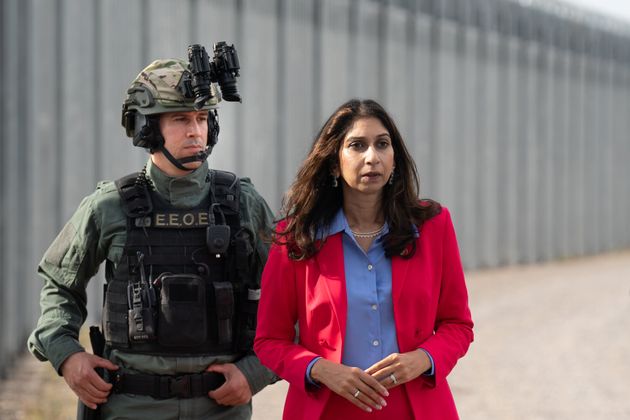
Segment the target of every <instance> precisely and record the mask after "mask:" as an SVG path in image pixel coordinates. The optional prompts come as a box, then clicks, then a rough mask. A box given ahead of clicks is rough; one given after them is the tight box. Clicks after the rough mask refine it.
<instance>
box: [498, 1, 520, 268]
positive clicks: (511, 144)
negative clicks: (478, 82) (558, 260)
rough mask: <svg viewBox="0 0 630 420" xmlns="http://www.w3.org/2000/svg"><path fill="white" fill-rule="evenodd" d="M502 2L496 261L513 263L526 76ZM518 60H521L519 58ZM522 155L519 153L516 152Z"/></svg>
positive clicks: (512, 20)
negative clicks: (518, 147)
mask: <svg viewBox="0 0 630 420" xmlns="http://www.w3.org/2000/svg"><path fill="white" fill-rule="evenodd" d="M509 6H510V4H509V3H505V4H503V7H501V8H500V9H499V10H500V11H501V12H502V13H500V15H499V21H498V27H499V30H500V31H501V34H502V36H501V37H500V38H499V45H498V51H497V60H498V62H499V65H500V67H501V68H502V69H503V71H501V72H499V74H498V76H497V94H498V95H499V98H498V102H499V103H500V104H501V107H500V108H498V110H497V112H498V119H497V126H496V133H497V139H498V141H497V144H496V150H497V159H496V160H497V176H498V178H499V179H501V182H499V183H498V184H497V199H498V202H497V221H496V225H497V231H496V233H497V248H496V251H497V261H498V262H499V264H513V263H515V262H516V261H517V253H518V250H517V235H518V233H519V230H520V229H519V228H520V225H521V224H520V222H521V221H520V220H519V218H518V207H517V206H518V205H519V203H518V200H519V196H520V191H519V188H518V187H519V185H518V182H519V180H520V179H521V178H520V176H519V173H518V164H517V163H518V160H519V155H518V150H517V146H518V144H519V142H518V140H519V131H518V130H519V128H521V125H522V122H523V120H525V121H526V120H527V119H526V118H523V115H522V114H523V111H524V110H523V109H522V108H523V107H522V103H523V100H524V95H523V94H524V92H526V80H525V78H524V77H523V74H522V71H521V70H524V69H521V67H520V66H523V64H524V63H523V62H522V60H521V59H522V56H521V55H520V54H519V53H520V48H521V42H520V41H521V40H520V39H519V38H518V37H517V36H516V35H517V21H516V19H517V16H513V15H512V14H511V13H510V12H511V11H512V10H511V9H509V8H508V7H509ZM519 60H521V61H519ZM520 159H522V156H520Z"/></svg>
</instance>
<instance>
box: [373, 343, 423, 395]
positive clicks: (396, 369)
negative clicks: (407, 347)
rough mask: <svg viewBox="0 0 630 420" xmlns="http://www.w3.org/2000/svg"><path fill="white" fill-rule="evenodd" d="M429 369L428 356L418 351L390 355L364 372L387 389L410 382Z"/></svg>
mask: <svg viewBox="0 0 630 420" xmlns="http://www.w3.org/2000/svg"><path fill="white" fill-rule="evenodd" d="M429 369H431V360H430V359H429V356H427V354H426V353H425V352H424V351H422V350H420V349H418V350H414V351H410V352H407V353H392V354H390V355H389V356H387V357H386V358H384V359H383V360H381V361H379V362H376V363H375V364H373V365H372V366H370V367H369V368H367V369H366V371H365V372H366V373H367V374H369V375H372V377H373V378H375V379H377V380H378V381H379V382H380V383H381V384H382V385H384V386H385V387H386V388H388V389H389V388H393V387H395V386H398V385H400V384H404V383H405V382H409V381H412V380H414V379H416V378H417V377H418V376H420V375H422V374H423V373H424V372H426V371H427V370H429Z"/></svg>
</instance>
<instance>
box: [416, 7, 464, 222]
mask: <svg viewBox="0 0 630 420" xmlns="http://www.w3.org/2000/svg"><path fill="white" fill-rule="evenodd" d="M438 4H440V5H442V6H443V7H446V5H448V4H449V3H438ZM439 12H440V14H441V15H445V14H446V13H447V12H448V10H444V9H442V10H440V11H439ZM435 42H436V46H435V55H434V56H433V57H432V60H433V61H434V62H435V71H436V73H435V75H434V78H433V82H434V83H436V84H437V88H436V89H437V90H436V96H435V102H434V103H433V104H432V106H433V107H435V110H436V115H435V117H436V121H435V132H434V133H433V136H432V137H431V138H430V141H431V142H432V147H431V148H430V151H431V156H430V159H431V160H432V162H433V165H432V169H433V170H432V172H431V173H430V174H428V176H427V177H425V179H427V182H428V183H430V184H431V185H432V188H431V191H433V192H432V197H433V198H435V199H436V200H438V201H440V202H443V203H448V204H447V205H449V206H451V203H455V201H456V199H455V197H456V196H457V191H456V188H457V186H456V185H455V182H456V181H457V180H458V179H460V177H459V176H458V174H457V172H458V170H459V168H460V165H461V162H460V161H459V159H458V158H459V154H458V152H457V149H456V144H457V143H458V142H459V135H460V133H458V130H457V128H458V124H457V123H456V121H460V120H461V114H460V112H461V107H459V106H458V103H459V98H458V96H459V91H460V90H461V88H462V87H461V79H460V73H459V71H460V65H461V64H460V61H461V59H460V57H459V56H458V55H457V24H456V22H455V21H454V20H452V19H442V21H441V22H440V24H439V26H438V27H437V28H436V38H435ZM457 213H460V214H461V213H462V212H461V211H458V209H453V217H454V218H455V219H456V220H457Z"/></svg>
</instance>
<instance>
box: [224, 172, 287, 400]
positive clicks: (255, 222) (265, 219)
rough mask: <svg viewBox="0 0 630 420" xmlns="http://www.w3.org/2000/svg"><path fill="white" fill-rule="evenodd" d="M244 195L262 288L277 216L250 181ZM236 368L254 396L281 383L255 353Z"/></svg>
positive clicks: (243, 213) (245, 216)
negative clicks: (264, 269) (268, 386)
mask: <svg viewBox="0 0 630 420" xmlns="http://www.w3.org/2000/svg"><path fill="white" fill-rule="evenodd" d="M241 194H242V199H241V217H242V221H243V222H244V223H245V224H247V225H249V227H250V228H251V229H252V232H253V233H254V257H253V259H252V267H251V273H252V275H253V276H254V278H255V282H256V284H260V281H261V280H260V279H261V276H262V272H263V268H264V267H265V263H266V262H267V257H268V255H269V244H270V241H271V231H272V226H273V219H274V217H273V212H272V211H271V209H270V208H269V206H268V205H267V202H266V201H265V200H264V199H263V198H262V197H261V196H260V194H258V192H257V191H256V190H255V189H254V186H253V185H252V184H251V182H250V181H249V179H247V178H245V179H242V180H241ZM235 364H236V366H237V367H238V368H239V369H240V370H241V372H243V375H245V378H246V379H247V382H248V383H249V386H250V388H251V391H252V395H255V394H256V393H258V392H260V391H261V390H262V389H263V388H264V387H266V386H267V385H269V384H272V383H274V382H276V381H278V380H279V378H278V377H277V376H276V375H275V374H274V373H273V372H272V371H271V370H269V369H268V368H266V367H265V366H263V365H262V364H261V363H260V360H259V359H258V357H257V356H256V355H255V354H254V351H253V349H251V352H250V353H249V354H248V355H246V356H245V357H243V358H241V359H240V360H238V361H237V362H236V363H235Z"/></svg>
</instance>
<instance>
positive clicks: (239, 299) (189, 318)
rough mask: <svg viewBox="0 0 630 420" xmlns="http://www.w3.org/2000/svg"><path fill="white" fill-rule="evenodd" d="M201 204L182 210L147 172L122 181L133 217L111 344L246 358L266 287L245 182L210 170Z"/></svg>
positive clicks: (106, 312)
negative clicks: (243, 204)
mask: <svg viewBox="0 0 630 420" xmlns="http://www.w3.org/2000/svg"><path fill="white" fill-rule="evenodd" d="M208 176H209V182H210V183H211V186H210V194H209V195H208V197H206V198H205V199H204V200H203V201H202V203H201V204H200V205H199V206H196V207H195V208H191V209H185V210H181V209H175V208H173V207H172V206H170V205H169V204H168V203H166V202H165V201H164V199H162V198H161V197H160V196H159V194H157V193H155V192H154V191H153V189H152V188H149V185H148V181H147V179H146V177H145V176H144V172H143V173H135V174H131V175H128V176H126V177H123V178H121V179H119V180H117V181H116V187H117V189H118V192H119V194H120V196H121V199H122V206H123V209H124V212H125V214H126V216H127V242H126V244H125V247H124V250H123V256H122V259H121V261H120V263H119V264H118V265H117V266H116V267H115V268H112V269H111V270H108V272H107V273H106V278H107V285H106V289H105V301H104V308H103V331H104V335H105V340H106V343H107V344H108V345H109V346H110V347H111V348H114V349H122V350H124V351H127V352H135V353H142V354H153V355H166V356H168V355H178V356H185V355H217V354H234V353H237V354H240V353H245V352H247V351H249V350H251V348H252V343H253V338H254V335H255V330H256V310H257V306H258V299H259V297H260V285H259V284H257V279H256V278H255V277H254V276H253V275H252V272H251V269H250V267H251V266H252V261H253V258H254V255H253V254H254V252H253V250H254V244H253V234H252V232H250V231H249V230H248V229H245V228H242V227H241V225H240V215H239V198H240V181H239V179H238V178H237V177H236V176H235V175H234V174H232V173H230V172H223V171H210V172H209V175H208Z"/></svg>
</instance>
